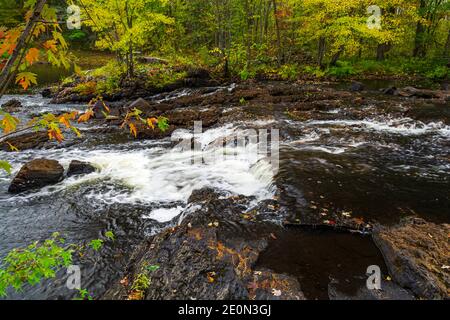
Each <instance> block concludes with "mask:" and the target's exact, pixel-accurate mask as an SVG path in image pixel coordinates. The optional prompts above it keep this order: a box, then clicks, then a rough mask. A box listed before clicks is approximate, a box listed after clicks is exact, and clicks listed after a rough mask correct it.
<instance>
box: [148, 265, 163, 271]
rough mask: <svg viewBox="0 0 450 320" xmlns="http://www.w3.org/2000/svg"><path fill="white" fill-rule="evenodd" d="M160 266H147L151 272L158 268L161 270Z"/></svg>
mask: <svg viewBox="0 0 450 320" xmlns="http://www.w3.org/2000/svg"><path fill="white" fill-rule="evenodd" d="M159 268H160V266H158V265H151V266H148V267H147V270H148V271H150V272H155V271H156V270H159Z"/></svg>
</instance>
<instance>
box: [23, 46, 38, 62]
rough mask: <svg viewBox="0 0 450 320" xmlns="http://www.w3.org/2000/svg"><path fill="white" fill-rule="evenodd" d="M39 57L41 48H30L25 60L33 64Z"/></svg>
mask: <svg viewBox="0 0 450 320" xmlns="http://www.w3.org/2000/svg"><path fill="white" fill-rule="evenodd" d="M38 59H39V49H36V48H31V49H30V50H28V53H27V55H26V56H25V60H26V61H27V62H28V63H29V64H30V65H32V64H33V63H34V62H36V61H38Z"/></svg>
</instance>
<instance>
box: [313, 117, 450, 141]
mask: <svg viewBox="0 0 450 320" xmlns="http://www.w3.org/2000/svg"><path fill="white" fill-rule="evenodd" d="M305 125H307V126H320V125H328V126H342V127H347V126H348V127H357V128H359V129H362V130H374V131H382V132H389V133H393V134H401V135H423V134H438V135H441V136H444V137H450V126H448V125H445V124H444V123H443V122H430V123H427V124H425V123H423V122H421V121H414V120H413V119H411V118H396V119H382V120H375V119H374V120H372V119H365V120H312V121H307V122H305Z"/></svg>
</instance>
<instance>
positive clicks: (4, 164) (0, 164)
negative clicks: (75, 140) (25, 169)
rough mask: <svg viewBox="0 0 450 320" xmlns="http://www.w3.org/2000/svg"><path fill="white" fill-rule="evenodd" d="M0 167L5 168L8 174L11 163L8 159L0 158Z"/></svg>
mask: <svg viewBox="0 0 450 320" xmlns="http://www.w3.org/2000/svg"><path fill="white" fill-rule="evenodd" d="M0 169H2V170H5V171H6V172H7V173H8V174H11V169H12V167H11V165H10V164H9V162H8V161H4V160H0Z"/></svg>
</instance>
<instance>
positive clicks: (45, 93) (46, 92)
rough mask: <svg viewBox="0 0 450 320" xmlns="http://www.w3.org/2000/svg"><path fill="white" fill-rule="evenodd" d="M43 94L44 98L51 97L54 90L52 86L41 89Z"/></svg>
mask: <svg viewBox="0 0 450 320" xmlns="http://www.w3.org/2000/svg"><path fill="white" fill-rule="evenodd" d="M41 96H42V97H43V98H51V97H52V96H53V91H52V89H51V88H45V89H42V91H41Z"/></svg>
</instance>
